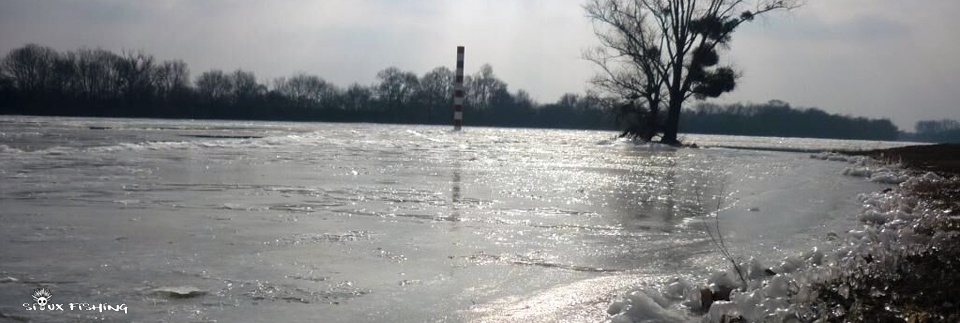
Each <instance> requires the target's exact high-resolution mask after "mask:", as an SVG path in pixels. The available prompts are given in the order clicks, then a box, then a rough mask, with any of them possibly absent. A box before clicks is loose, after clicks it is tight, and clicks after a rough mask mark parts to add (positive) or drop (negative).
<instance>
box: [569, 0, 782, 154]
mask: <svg viewBox="0 0 960 323" xmlns="http://www.w3.org/2000/svg"><path fill="white" fill-rule="evenodd" d="M797 1H799V0H590V2H589V3H587V4H586V5H585V6H584V9H585V10H586V12H587V16H588V17H589V18H590V19H592V20H593V22H594V32H595V34H596V35H597V37H598V38H599V40H600V43H601V46H600V47H598V48H595V49H593V50H591V51H588V52H587V53H585V55H584V56H585V57H586V58H587V59H588V60H590V61H592V62H594V63H596V65H597V66H599V67H600V70H601V71H602V74H601V75H599V76H597V77H596V78H595V79H594V80H593V83H594V84H595V85H596V86H597V87H598V88H599V89H600V90H602V91H604V92H607V93H609V94H612V95H615V96H617V97H620V98H621V99H622V100H623V103H622V105H621V106H622V107H623V108H624V110H625V111H642V113H639V114H638V115H640V116H641V119H642V120H641V122H639V123H638V124H637V125H636V126H634V127H633V128H632V129H628V130H627V131H626V132H624V135H627V134H630V135H633V136H635V137H639V138H642V139H645V140H650V139H652V138H653V137H654V136H655V135H656V134H657V133H659V132H660V131H661V130H662V132H663V136H662V138H661V140H662V141H663V142H666V143H671V144H675V143H677V131H678V124H679V121H680V110H681V108H682V106H683V103H684V101H686V100H687V99H689V98H691V97H695V98H697V99H704V98H708V97H718V96H720V95H721V94H723V93H726V92H729V91H731V90H733V88H734V86H735V84H736V78H737V74H736V73H735V72H734V70H733V68H731V67H729V66H717V65H718V64H719V54H718V51H719V50H720V49H723V48H726V46H727V45H728V44H729V42H730V36H731V34H732V33H733V32H734V30H736V29H737V27H738V26H740V25H741V24H743V23H744V22H747V21H750V20H753V19H754V17H756V16H757V15H761V14H764V13H767V12H770V11H773V10H779V9H792V8H795V7H797V6H798V5H799V4H798V2H797ZM664 108H666V110H667V117H666V121H665V122H663V121H662V117H661V116H660V111H661V110H663V109H664ZM661 124H662V126H661Z"/></svg>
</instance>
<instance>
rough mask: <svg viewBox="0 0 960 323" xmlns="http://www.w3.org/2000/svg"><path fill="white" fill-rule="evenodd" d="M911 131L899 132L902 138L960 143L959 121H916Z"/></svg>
mask: <svg viewBox="0 0 960 323" xmlns="http://www.w3.org/2000/svg"><path fill="white" fill-rule="evenodd" d="M914 131H915V132H913V133H904V134H901V138H900V139H902V140H909V141H926V142H940V143H947V142H952V143H960V121H957V120H952V119H942V120H923V121H917V125H916V126H915V127H914Z"/></svg>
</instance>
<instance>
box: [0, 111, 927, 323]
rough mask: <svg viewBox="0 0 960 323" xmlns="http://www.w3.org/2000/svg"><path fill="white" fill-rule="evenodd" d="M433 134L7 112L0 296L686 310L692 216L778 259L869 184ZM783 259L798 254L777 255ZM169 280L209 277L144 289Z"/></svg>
mask: <svg viewBox="0 0 960 323" xmlns="http://www.w3.org/2000/svg"><path fill="white" fill-rule="evenodd" d="M91 127H93V128H91ZM448 130H449V128H448V127H429V126H396V125H371V124H322V123H321V124H313V123H271V122H232V121H167V120H122V119H84V118H37V117H0V133H2V134H3V135H2V136H0V177H2V181H0V200H2V202H0V203H2V205H3V207H2V209H0V223H3V226H0V239H2V244H3V248H0V259H2V261H0V277H8V276H9V277H16V279H18V281H8V282H4V283H3V284H0V311H2V312H3V313H9V314H11V315H20V316H24V315H26V316H31V317H33V319H34V320H36V321H62V322H72V321H77V320H81V321H83V320H107V321H117V320H119V321H158V320H161V321H213V320H217V321H221V322H232V321H266V320H271V321H277V320H280V321H289V322H314V321H318V320H319V321H325V322H358V321H381V322H382V321H417V322H420V321H477V322H482V321H487V322H490V321H522V322H535V321H572V322H576V321H584V322H592V321H603V320H606V319H608V318H609V317H610V316H609V314H608V310H610V308H609V306H608V305H609V304H611V303H612V302H615V301H616V300H617V299H618V297H619V296H622V295H627V294H628V293H629V292H630V290H631V289H633V288H635V287H636V286H641V287H642V288H641V289H640V293H642V294H640V293H634V294H633V295H635V299H632V300H631V301H630V304H626V303H624V306H621V307H620V310H623V311H627V312H630V313H639V314H638V315H641V314H642V315H645V316H644V317H647V318H648V319H649V320H653V321H657V320H661V321H672V320H676V319H680V318H683V319H687V318H688V317H687V314H685V313H686V312H684V311H682V309H683V308H688V307H690V306H694V304H699V301H700V300H699V298H698V297H699V292H698V291H696V290H695V289H696V287H695V284H693V283H690V282H692V281H694V280H695V279H697V281H698V282H699V279H702V278H703V277H708V276H709V274H710V273H712V272H715V271H717V270H718V269H719V268H725V266H726V265H725V260H724V259H723V258H722V257H719V256H718V255H717V253H716V252H714V250H715V249H714V247H713V245H712V244H711V242H710V239H709V238H708V237H707V236H706V235H705V234H704V227H713V226H716V224H719V227H720V230H722V232H724V236H725V237H726V238H728V240H727V241H726V242H727V243H728V244H729V245H730V246H731V248H732V249H733V251H734V252H735V253H736V254H738V255H743V256H744V257H747V258H745V259H749V257H755V258H756V259H757V261H758V262H759V263H760V264H767V263H774V264H776V263H780V261H781V260H782V259H783V258H784V257H785V256H787V255H791V254H800V253H802V252H804V251H808V250H810V249H811V248H812V247H814V246H816V245H819V244H826V243H827V242H826V240H827V239H825V238H824V237H827V236H828V234H830V233H833V234H840V233H843V232H844V230H846V229H840V228H851V227H854V225H855V224H856V221H857V220H856V219H855V218H853V217H851V216H850V215H851V214H855V213H856V210H857V209H858V207H859V201H857V200H856V199H855V197H856V194H857V193H861V192H872V191H876V190H877V189H878V188H881V186H880V184H876V183H871V182H868V181H864V180H863V179H862V178H855V177H847V176H836V175H837V174H839V173H841V172H842V171H843V168H844V167H848V166H850V164H848V163H837V162H831V161H824V160H818V159H814V158H806V157H805V155H800V154H795V153H784V152H776V151H751V150H732V149H673V148H672V147H662V146H657V145H638V144H635V143H632V142H625V141H622V140H615V139H613V137H614V136H615V133H613V132H596V131H568V130H534V129H498V128H469V129H468V131H465V132H462V133H451V132H449V131H448ZM686 139H687V140H688V141H694V142H697V143H698V144H700V146H708V147H709V146H711V144H717V143H722V142H733V143H740V144H742V145H743V146H751V147H767V148H777V147H788V148H791V149H794V148H798V149H799V148H802V149H806V150H818V149H825V148H829V149H834V148H836V147H841V146H842V147H852V146H860V147H865V148H875V147H883V146H885V145H888V144H886V143H879V142H856V141H818V140H809V139H784V138H742V137H715V136H688V137H687V138H686ZM909 182H910V180H907V182H905V183H904V184H903V185H906V184H907V183H909ZM721 191H723V192H725V193H727V194H728V195H729V197H728V198H727V202H728V203H727V204H728V205H731V207H730V208H728V209H725V210H723V211H722V212H720V218H719V222H717V221H715V218H713V217H709V216H708V217H703V216H700V214H702V212H701V211H702V210H700V208H699V207H700V206H703V205H706V206H707V207H708V208H709V207H710V206H709V205H710V203H712V202H713V201H715V197H716V196H717V195H718V194H720V192H721ZM698 198H699V199H701V201H702V202H703V203H698ZM751 209H756V210H757V211H750V210H751ZM891 211H893V209H885V208H881V209H878V212H880V213H883V214H886V213H888V212H891ZM894 218H895V219H896V215H894ZM870 234H872V233H870ZM823 250H826V249H823ZM809 258H813V257H809ZM805 259H807V258H801V260H803V261H804V263H806V261H808V260H805ZM744 261H746V260H744ZM824 261H826V260H824ZM758 266H762V265H758ZM790 266H795V267H802V266H807V265H803V264H793V263H789V262H784V265H781V266H779V267H777V266H774V267H775V268H774V270H784V271H786V270H787V269H789V268H788V267H790ZM38 284H40V285H43V286H48V287H50V288H51V289H53V292H54V299H59V300H63V301H68V300H76V301H83V302H88V303H91V302H98V303H118V302H122V303H125V304H127V305H128V306H129V308H130V311H129V313H128V314H125V316H122V317H120V316H116V315H117V314H112V313H63V314H59V315H57V314H56V313H40V314H38V313H28V312H26V311H24V310H23V307H21V306H19V305H20V304H21V303H23V302H28V301H30V298H29V293H30V292H32V289H33V288H34V287H35V286H36V285H38ZM168 286H190V287H191V288H195V289H197V290H202V291H206V292H207V293H206V294H204V295H197V297H191V298H184V299H171V298H169V297H164V296H161V295H157V294H156V293H150V292H149V291H151V290H154V289H157V288H163V287H168ZM653 291H656V293H654V292H653ZM781 291H782V290H781ZM658 295H659V296H658ZM743 297H745V296H743ZM626 305H630V306H626ZM627 307H629V308H627ZM718 308H719V307H718ZM631 311H632V312H631ZM617 313H619V312H617ZM621 317H626V316H621Z"/></svg>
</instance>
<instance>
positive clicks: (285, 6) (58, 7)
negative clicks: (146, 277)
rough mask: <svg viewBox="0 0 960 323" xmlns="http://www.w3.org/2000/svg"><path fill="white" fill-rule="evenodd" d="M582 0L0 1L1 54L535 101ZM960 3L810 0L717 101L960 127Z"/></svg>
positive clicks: (556, 64)
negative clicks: (443, 81)
mask: <svg viewBox="0 0 960 323" xmlns="http://www.w3.org/2000/svg"><path fill="white" fill-rule="evenodd" d="M583 3H584V0H313V1H240V0H237V1H206V0H196V1H167V0H152V1H120V0H91V1H54V0H50V1H34V0H0V53H3V54H4V55H5V53H7V52H8V51H9V50H10V49H13V48H16V47H20V46H22V45H24V44H26V43H37V44H41V45H46V46H51V47H54V48H56V49H58V50H71V49H75V48H78V47H81V46H86V47H101V48H105V49H110V50H114V51H120V50H122V49H128V50H138V49H142V50H144V51H146V52H147V53H150V54H153V55H155V56H156V57H157V58H159V59H175V58H179V59H183V60H184V61H186V62H187V63H188V64H189V66H190V68H191V72H192V75H193V76H194V77H195V76H196V75H199V74H200V73H201V72H202V71H205V70H208V69H212V68H218V69H224V70H234V69H237V68H242V69H245V70H251V71H254V72H255V73H256V74H257V76H258V78H260V80H261V82H267V81H269V80H271V79H273V78H274V77H277V76H286V75H290V74H293V73H296V72H301V71H302V72H307V73H311V74H318V75H320V76H322V77H324V78H325V79H327V80H328V81H332V82H334V83H337V84H339V85H342V86H343V85H348V84H350V83H353V82H358V83H361V84H371V83H373V82H374V80H375V76H376V73H377V71H379V70H381V69H383V68H386V67H388V66H397V67H399V68H401V69H403V70H409V71H413V72H416V73H417V74H420V75H422V74H423V73H424V72H427V71H429V70H430V69H432V68H434V67H437V66H448V67H450V68H453V65H454V64H455V60H456V55H455V54H456V46H457V45H464V46H466V47H467V50H466V70H467V73H471V74H472V73H474V72H476V71H477V70H478V69H479V67H480V65H481V64H483V63H490V64H491V65H492V66H493V69H494V72H495V73H496V74H497V75H498V76H499V77H500V78H501V79H503V80H505V81H506V82H507V83H508V84H509V85H510V89H511V90H512V91H514V90H516V89H524V90H527V91H528V92H530V94H531V95H532V96H533V97H534V98H535V99H537V100H538V101H540V102H552V101H554V100H556V99H557V98H558V97H559V96H560V95H561V94H563V93H565V92H583V90H584V89H585V88H586V87H587V84H586V80H587V79H589V78H590V77H591V76H592V75H593V73H594V70H593V67H592V66H591V65H590V63H588V62H586V61H584V60H582V59H580V53H581V51H582V50H583V49H585V48H588V47H590V46H594V45H595V40H594V36H593V31H592V27H591V25H590V22H589V21H588V20H587V19H586V18H585V17H584V13H583V9H582V8H581V5H582V4H583ZM958 12H960V1H957V0H909V1H908V0H806V5H805V6H804V7H802V8H801V9H798V10H795V11H792V12H789V13H780V14H776V15H771V16H768V17H766V18H764V19H759V20H757V21H755V22H753V23H751V24H750V25H748V26H746V27H744V28H742V29H741V30H739V31H738V32H737V33H736V34H735V35H734V41H733V43H732V49H731V51H730V54H729V55H727V56H726V57H725V59H724V60H725V61H726V62H728V63H732V64H734V65H735V66H737V67H738V68H739V70H740V71H741V72H742V73H743V78H741V80H740V82H739V84H738V86H737V89H736V90H735V91H734V92H733V93H730V94H727V95H726V96H725V97H723V98H722V99H721V101H723V102H735V101H752V102H766V101H768V100H771V99H780V100H784V101H787V102H789V103H791V104H793V105H794V106H808V107H809V106H816V107H820V108H822V109H824V110H827V111H830V112H836V113H844V114H852V115H862V116H869V117H887V118H891V119H892V120H893V121H894V122H896V123H897V125H898V126H900V127H901V129H904V130H912V129H913V124H914V122H916V121H917V120H921V119H940V118H954V119H960V104H958V102H960V19H956V18H955V17H956V15H957V13H958Z"/></svg>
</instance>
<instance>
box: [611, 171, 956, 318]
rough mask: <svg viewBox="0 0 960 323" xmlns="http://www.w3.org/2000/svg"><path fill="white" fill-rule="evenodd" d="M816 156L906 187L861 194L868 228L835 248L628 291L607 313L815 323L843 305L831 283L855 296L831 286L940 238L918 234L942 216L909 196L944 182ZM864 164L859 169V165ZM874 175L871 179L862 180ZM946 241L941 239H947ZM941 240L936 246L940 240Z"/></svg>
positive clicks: (929, 175)
mask: <svg viewBox="0 0 960 323" xmlns="http://www.w3.org/2000/svg"><path fill="white" fill-rule="evenodd" d="M811 158H816V159H823V160H834V161H844V162H849V163H851V164H854V165H855V166H854V168H848V170H845V171H844V174H846V175H851V176H862V177H868V178H869V179H870V180H871V181H875V182H883V183H899V185H898V186H897V187H895V188H893V189H889V190H884V191H882V192H872V193H865V194H860V195H859V196H858V197H857V198H858V200H859V201H860V202H861V203H862V207H861V210H860V211H859V214H857V219H858V220H860V221H861V222H862V223H864V226H863V227H862V228H858V229H853V230H849V231H847V232H846V234H841V235H840V236H837V237H836V239H837V241H835V242H836V244H835V247H833V250H828V251H826V252H824V251H821V250H818V249H816V248H814V249H812V250H809V251H807V252H804V253H802V254H799V255H794V256H790V257H786V258H784V259H783V261H782V262H781V263H780V264H777V265H773V266H767V265H766V264H762V263H761V262H759V261H757V260H756V259H752V258H751V259H749V260H748V261H745V262H741V263H740V268H741V269H742V271H743V276H744V278H745V279H746V282H745V283H744V282H742V281H741V279H740V274H738V273H737V271H735V270H734V268H730V269H729V270H728V271H726V272H718V273H714V274H713V275H712V276H711V277H709V279H707V280H706V281H705V282H702V283H700V284H692V283H690V282H688V281H686V280H683V279H680V278H677V279H675V280H674V281H673V282H671V283H669V284H665V285H662V286H660V287H659V288H643V289H637V290H633V291H631V292H629V293H628V294H627V295H626V296H625V297H624V298H622V299H620V300H618V301H615V302H614V303H613V304H611V305H610V306H609V308H608V311H607V312H608V314H610V315H611V321H612V322H617V323H621V322H622V323H630V322H648V323H654V322H696V321H701V322H732V321H737V320H739V319H743V320H745V321H746V322H813V321H817V320H818V319H824V318H825V317H827V316H828V314H829V313H833V314H836V312H837V311H843V309H842V308H822V306H821V305H822V302H821V299H819V297H820V296H819V295H820V292H821V290H819V289H820V288H824V286H833V287H831V288H834V289H837V290H835V292H836V293H838V294H840V295H844V297H846V294H849V293H851V291H850V289H849V288H850V287H849V286H845V285H831V284H829V282H831V281H835V280H837V279H838V278H840V277H842V276H843V275H844V273H846V272H848V270H851V269H853V268H867V266H865V265H866V263H869V262H874V264H882V265H883V266H885V268H886V267H889V268H895V265H896V263H897V262H898V259H899V256H900V255H902V253H903V251H904V250H911V248H913V249H916V248H920V247H921V246H926V245H928V244H929V243H930V242H931V241H932V240H936V239H938V236H937V235H934V236H932V237H931V236H927V235H921V234H918V233H916V232H914V229H913V228H914V227H915V225H916V224H917V223H920V222H921V221H927V220H929V219H933V218H936V216H937V215H938V214H937V212H938V211H935V210H933V209H932V208H931V207H929V206H928V205H926V204H925V203H926V202H925V201H922V200H919V199H917V198H916V197H914V196H912V194H909V193H910V192H911V191H913V190H914V189H915V188H917V187H919V185H925V184H929V183H933V184H936V183H938V182H941V181H943V180H944V179H943V178H942V177H940V176H938V175H936V174H934V173H927V174H924V175H922V176H909V175H907V174H906V173H905V171H903V170H896V169H886V168H883V167H879V166H878V164H876V163H875V162H874V161H872V160H869V159H867V158H864V157H847V156H840V155H835V154H818V155H814V156H811ZM858 165H859V166H858ZM864 173H869V174H868V175H865V176H864V175H861V174H864ZM940 238H942V237H940ZM933 242H935V241H933Z"/></svg>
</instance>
